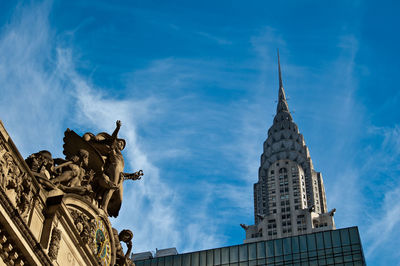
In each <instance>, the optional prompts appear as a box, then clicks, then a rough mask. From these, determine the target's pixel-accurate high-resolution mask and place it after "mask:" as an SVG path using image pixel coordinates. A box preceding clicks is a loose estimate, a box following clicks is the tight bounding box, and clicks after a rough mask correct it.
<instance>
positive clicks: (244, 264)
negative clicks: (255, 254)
mask: <svg viewBox="0 0 400 266" xmlns="http://www.w3.org/2000/svg"><path fill="white" fill-rule="evenodd" d="M248 265H249V263H248V262H247V261H246V262H241V263H240V264H239V266H248Z"/></svg>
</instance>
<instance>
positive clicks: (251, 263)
mask: <svg viewBox="0 0 400 266" xmlns="http://www.w3.org/2000/svg"><path fill="white" fill-rule="evenodd" d="M256 265H265V260H264V262H263V263H258V264H257V261H256V260H252V261H249V266H256Z"/></svg>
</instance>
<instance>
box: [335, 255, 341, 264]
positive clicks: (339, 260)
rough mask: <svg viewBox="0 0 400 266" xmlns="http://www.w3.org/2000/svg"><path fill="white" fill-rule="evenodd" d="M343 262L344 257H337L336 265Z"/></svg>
mask: <svg viewBox="0 0 400 266" xmlns="http://www.w3.org/2000/svg"><path fill="white" fill-rule="evenodd" d="M342 262H343V257H342V256H340V257H335V264H336V263H342Z"/></svg>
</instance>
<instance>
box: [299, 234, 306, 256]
mask: <svg viewBox="0 0 400 266" xmlns="http://www.w3.org/2000/svg"><path fill="white" fill-rule="evenodd" d="M299 244H300V252H304V251H307V239H306V236H305V235H303V236H299Z"/></svg>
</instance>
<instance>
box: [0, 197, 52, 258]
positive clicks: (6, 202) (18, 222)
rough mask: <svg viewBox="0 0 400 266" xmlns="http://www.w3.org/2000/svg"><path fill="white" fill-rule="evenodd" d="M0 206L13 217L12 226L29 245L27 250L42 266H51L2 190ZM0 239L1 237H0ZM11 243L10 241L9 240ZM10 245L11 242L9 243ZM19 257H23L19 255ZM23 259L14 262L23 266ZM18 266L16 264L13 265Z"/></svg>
mask: <svg viewBox="0 0 400 266" xmlns="http://www.w3.org/2000/svg"><path fill="white" fill-rule="evenodd" d="M0 204H1V205H2V206H3V208H4V209H5V211H6V213H7V215H8V216H10V217H13V221H14V225H15V226H16V227H17V229H18V230H19V231H20V232H21V234H22V235H23V236H24V238H25V240H26V241H27V242H28V244H29V248H31V249H32V250H33V251H34V253H35V254H36V256H37V258H38V259H39V260H40V262H41V264H42V265H44V266H45V265H49V266H50V265H52V263H51V260H50V258H49V257H48V256H47V254H46V253H45V252H44V250H43V249H42V247H41V246H40V244H39V243H38V242H37V241H36V239H35V237H34V235H33V234H32V232H31V230H30V229H29V227H28V226H27V224H26V223H25V221H24V220H23V219H22V217H21V216H20V214H19V212H18V211H17V210H16V208H15V207H14V206H13V205H12V203H11V201H10V200H9V198H8V197H7V195H6V194H5V192H4V190H3V189H0ZM0 238H1V237H0ZM9 241H12V240H9ZM10 243H11V242H10ZM0 250H2V249H0ZM21 256H23V255H22V254H21ZM24 261H25V260H24V259H23V258H21V259H17V261H16V262H19V263H20V264H19V265H24ZM14 265H18V264H14Z"/></svg>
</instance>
